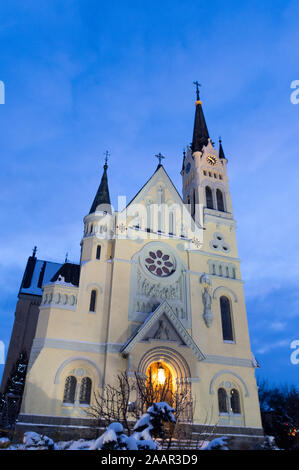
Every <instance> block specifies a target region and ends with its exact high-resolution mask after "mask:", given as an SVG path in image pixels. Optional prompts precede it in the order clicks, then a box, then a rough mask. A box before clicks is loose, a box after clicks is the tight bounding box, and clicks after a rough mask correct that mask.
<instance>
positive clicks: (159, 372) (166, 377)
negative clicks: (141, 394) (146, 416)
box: [146, 361, 174, 405]
mask: <svg viewBox="0 0 299 470" xmlns="http://www.w3.org/2000/svg"><path fill="white" fill-rule="evenodd" d="M146 375H147V382H146V386H147V392H148V393H149V394H150V395H151V396H152V398H153V402H156V403H158V402H162V401H165V402H166V403H168V404H169V405H172V401H173V391H174V390H173V377H172V373H171V370H170V368H169V367H168V366H167V365H166V364H165V363H164V362H162V361H158V362H153V363H152V364H151V365H150V366H149V367H148V369H147V373H146Z"/></svg>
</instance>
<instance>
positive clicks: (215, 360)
mask: <svg viewBox="0 0 299 470" xmlns="http://www.w3.org/2000/svg"><path fill="white" fill-rule="evenodd" d="M203 362H208V363H209V364H223V365H227V366H238V367H250V368H252V361H251V359H243V358H240V357H229V356H219V355H216V354H208V355H207V356H206V358H205V359H204V360H203Z"/></svg>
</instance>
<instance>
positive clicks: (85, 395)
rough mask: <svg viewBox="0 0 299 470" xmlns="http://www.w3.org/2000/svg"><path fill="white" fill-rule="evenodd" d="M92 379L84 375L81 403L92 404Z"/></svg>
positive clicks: (81, 387)
mask: <svg viewBox="0 0 299 470" xmlns="http://www.w3.org/2000/svg"><path fill="white" fill-rule="evenodd" d="M91 385H92V382H91V379H90V378H89V377H83V379H82V381H81V386H80V396H79V402H80V404H81V405H89V404H90V396H91Z"/></svg>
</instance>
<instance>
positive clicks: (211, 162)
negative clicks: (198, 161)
mask: <svg viewBox="0 0 299 470" xmlns="http://www.w3.org/2000/svg"><path fill="white" fill-rule="evenodd" d="M207 162H208V164H209V165H212V166H215V165H216V163H217V158H216V157H214V155H208V156H207Z"/></svg>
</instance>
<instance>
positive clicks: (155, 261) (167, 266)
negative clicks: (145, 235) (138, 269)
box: [145, 250, 175, 277]
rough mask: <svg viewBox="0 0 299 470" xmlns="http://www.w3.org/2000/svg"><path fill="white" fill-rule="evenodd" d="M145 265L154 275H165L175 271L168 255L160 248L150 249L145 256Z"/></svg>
mask: <svg viewBox="0 0 299 470" xmlns="http://www.w3.org/2000/svg"><path fill="white" fill-rule="evenodd" d="M145 265H146V267H147V269H148V270H149V271H150V272H151V273H152V274H155V276H160V277H165V276H169V275H170V274H172V273H173V272H174V271H175V267H174V263H173V262H172V259H171V257H170V255H167V254H164V253H163V252H162V251H161V250H157V251H150V252H149V254H148V256H147V258H145Z"/></svg>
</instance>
